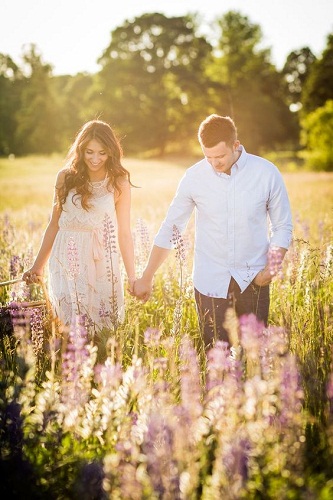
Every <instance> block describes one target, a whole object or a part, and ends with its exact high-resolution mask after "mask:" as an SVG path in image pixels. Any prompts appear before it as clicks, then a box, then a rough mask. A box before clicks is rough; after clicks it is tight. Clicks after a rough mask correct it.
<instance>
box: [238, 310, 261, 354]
mask: <svg viewBox="0 0 333 500" xmlns="http://www.w3.org/2000/svg"><path fill="white" fill-rule="evenodd" d="M239 329H240V342H241V345H242V347H243V348H244V349H245V350H246V353H247V355H248V356H249V357H251V358H258V357H259V352H260V347H261V338H262V335H263V330H264V324H263V323H262V322H261V321H258V319H257V317H256V316H255V314H247V315H243V316H241V317H240V318H239Z"/></svg>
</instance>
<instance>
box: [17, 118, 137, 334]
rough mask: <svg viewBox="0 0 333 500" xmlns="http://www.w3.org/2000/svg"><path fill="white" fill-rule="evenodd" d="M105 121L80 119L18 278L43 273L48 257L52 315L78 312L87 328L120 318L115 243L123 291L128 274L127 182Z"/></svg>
mask: <svg viewBox="0 0 333 500" xmlns="http://www.w3.org/2000/svg"><path fill="white" fill-rule="evenodd" d="M121 160H122V149H121V146H120V143H119V141H118V139H117V137H116V136H115V134H114V132H113V130H112V128H111V127H110V125H108V124H107V123H105V122H103V121H100V120H92V121H89V122H88V123H86V124H85V125H84V126H83V127H82V128H81V130H80V131H79V132H78V134H77V136H76V139H75V141H74V143H73V145H72V146H71V148H70V150H69V153H68V156H67V162H66V166H65V168H64V169H62V170H60V171H59V173H58V175H57V180H56V186H55V194H54V205H53V211H52V216H51V220H50V222H49V224H48V226H47V228H46V231H45V234H44V237H43V239H42V243H41V247H40V249H39V252H38V255H37V257H36V259H35V262H34V264H33V266H32V267H31V269H29V270H28V271H26V272H25V273H24V274H23V280H25V281H26V283H28V284H29V283H34V282H36V281H38V279H40V277H41V276H42V275H43V272H44V267H45V265H46V263H47V261H48V260H49V293H50V300H51V303H52V305H53V308H54V312H55V314H56V316H57V317H58V318H59V319H60V320H61V322H62V323H63V324H64V325H70V323H71V322H72V320H73V318H75V316H76V315H84V316H85V318H86V323H87V325H88V326H91V327H93V329H95V330H96V329H100V328H103V327H107V328H112V327H113V328H114V327H115V326H117V324H118V323H119V321H122V319H123V317H124V293H123V286H122V280H121V272H120V266H119V257H118V246H119V249H120V252H121V256H122V259H123V263H124V267H125V270H126V273H127V279H128V284H129V291H130V292H131V291H132V289H133V283H134V279H135V266H134V245H133V239H132V235H131V230H130V204H131V193H130V189H131V182H130V174H129V172H128V171H127V170H126V169H125V168H124V167H123V166H122V164H121Z"/></svg>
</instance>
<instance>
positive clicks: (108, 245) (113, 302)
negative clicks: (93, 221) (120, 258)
mask: <svg viewBox="0 0 333 500" xmlns="http://www.w3.org/2000/svg"><path fill="white" fill-rule="evenodd" d="M103 246H104V249H105V255H106V260H107V265H106V272H107V279H108V281H109V282H110V283H111V296H110V311H107V309H106V307H105V312H106V313H107V314H108V316H109V317H110V319H111V323H112V325H113V327H114V328H116V327H117V325H118V323H119V310H118V297H117V292H116V284H117V281H118V278H117V276H116V274H115V272H114V269H113V256H112V254H116V253H117V237H116V229H115V226H114V224H113V222H112V219H111V217H110V216H109V215H108V214H107V213H106V214H105V216H104V219H103Z"/></svg>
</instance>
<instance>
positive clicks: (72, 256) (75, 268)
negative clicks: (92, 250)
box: [67, 237, 80, 280]
mask: <svg viewBox="0 0 333 500" xmlns="http://www.w3.org/2000/svg"><path fill="white" fill-rule="evenodd" d="M67 261H68V277H69V279H70V280H75V279H76V278H77V277H78V275H79V274H80V265H79V257H78V250H77V246H76V243H75V240H74V238H72V237H70V238H69V240H68V243H67Z"/></svg>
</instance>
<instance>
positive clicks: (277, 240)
mask: <svg viewBox="0 0 333 500" xmlns="http://www.w3.org/2000/svg"><path fill="white" fill-rule="evenodd" d="M267 208H268V215H269V219H270V233H271V234H270V245H271V246H277V247H281V248H286V249H288V248H289V246H290V244H291V240H292V231H293V224H292V216H291V209H290V203H289V198H288V193H287V190H286V187H285V184H284V181H283V179H282V175H281V173H280V172H279V171H278V170H276V172H275V175H274V176H273V179H272V184H271V190H270V197H269V200H268V207H267Z"/></svg>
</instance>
